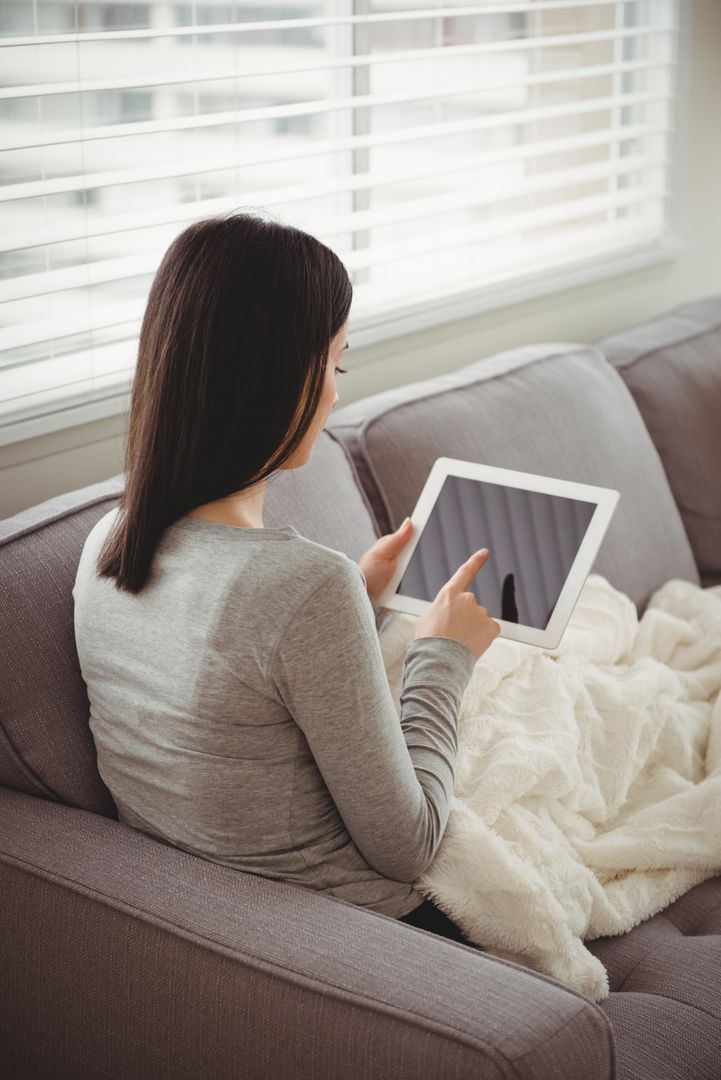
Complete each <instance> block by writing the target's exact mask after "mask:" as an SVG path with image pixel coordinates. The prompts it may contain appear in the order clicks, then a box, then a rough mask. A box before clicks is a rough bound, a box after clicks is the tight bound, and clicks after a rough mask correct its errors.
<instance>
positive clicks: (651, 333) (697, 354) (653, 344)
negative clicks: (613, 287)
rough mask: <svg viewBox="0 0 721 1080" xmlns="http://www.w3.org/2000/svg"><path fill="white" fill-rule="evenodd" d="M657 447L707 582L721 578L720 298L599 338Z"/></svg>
mask: <svg viewBox="0 0 721 1080" xmlns="http://www.w3.org/2000/svg"><path fill="white" fill-rule="evenodd" d="M599 348H600V349H601V350H602V351H603V354H604V356H605V357H606V358H607V359H608V360H609V361H610V362H611V363H612V364H613V366H614V367H615V368H616V370H617V371H618V372H619V374H620V375H621V377H622V378H623V380H624V382H625V383H626V385H627V386H628V388H629V390H630V391H631V393H632V395H633V399H634V401H635V402H636V405H637V406H638V410H639V412H640V413H641V415H642V417H643V420H644V423H645V425H646V427H647V428H648V430H649V431H650V433H651V437H652V438H653V441H654V443H655V444H656V448H657V449H658V452H659V455H660V457H661V461H662V462H663V467H664V469H665V471H666V476H667V477H668V482H669V486H670V488H671V491H672V492H673V494H674V497H675V499H676V502H677V503H678V507H679V510H680V512H681V517H682V518H683V523H684V526H685V528H686V532H687V534H688V538H689V541H690V543H691V547H692V548H693V553H694V556H695V557H696V562H697V564H698V568H699V572H700V574H701V580H702V582H703V583H704V584H707V585H717V584H719V583H721V297H719V296H709V297H706V298H705V299H703V300H696V301H694V302H693V303H691V304H683V305H682V306H680V307H678V308H676V309H674V310H673V311H670V312H668V314H666V315H664V316H662V317H661V318H660V319H650V320H648V321H646V322H644V323H641V324H640V325H639V326H636V327H633V328H631V329H629V330H626V331H624V332H623V333H620V334H613V335H610V336H609V337H606V338H604V339H603V340H602V341H601V342H599Z"/></svg>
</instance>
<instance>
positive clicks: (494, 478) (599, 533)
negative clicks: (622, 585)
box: [376, 457, 621, 649]
mask: <svg viewBox="0 0 721 1080" xmlns="http://www.w3.org/2000/svg"><path fill="white" fill-rule="evenodd" d="M447 476H459V477H466V478H470V479H475V480H486V481H489V482H491V483H494V484H502V485H504V486H505V487H512V488H522V489H523V490H525V491H539V492H544V493H546V494H549V495H563V496H566V497H567V498H571V499H583V500H585V501H587V502H592V503H595V504H596V509H595V511H594V513H593V517H592V518H591V521H590V523H589V526H588V529H587V530H586V534H585V536H584V538H583V540H582V541H581V544H580V546H579V548H578V551H577V553H576V558H575V559H574V561H573V564H572V565H571V568H570V570H569V571H568V576H567V577H566V581H565V584H564V586H563V588H562V589H561V592H560V594H559V597H558V600H557V601H556V606H555V607H554V609H553V613H552V615H551V618H550V620H549V623H548V626H547V627H546V629H545V630H540V629H539V628H538V627H536V626H525V625H524V624H522V623H511V622H508V621H506V620H505V619H499V618H496V616H495V615H493V613H492V612H491V613H490V614H491V617H492V618H493V619H495V621H496V622H497V623H498V625H499V626H500V627H501V637H506V638H510V639H511V640H512V641H519V642H522V643H523V644H526V645H536V646H538V647H539V648H542V649H555V648H556V647H557V646H558V644H559V643H560V641H561V638H562V637H563V632H564V630H565V629H566V625H567V624H568V620H569V618H570V617H571V614H572V612H573V608H574V607H575V604H576V601H577V600H578V597H579V594H580V592H581V589H582V588H583V585H584V582H585V581H586V578H587V577H588V575H589V574H590V572H591V568H592V567H593V563H594V559H595V558H596V554H597V553H598V549H599V547H600V546H601V542H602V540H603V537H604V534H605V532H606V529H607V528H608V526H609V524H610V521H611V518H612V516H613V513H614V511H615V509H616V506H617V504H618V500H619V499H620V497H621V494H620V492H618V491H616V490H615V489H614V488H605V487H596V486H595V485H593V484H582V483H579V482H577V481H575V480H560V479H557V478H556V477H552V476H541V475H539V474H537V473H527V472H518V471H517V470H516V469H502V468H498V467H497V466H495V465H482V464H479V463H478V462H475V461H464V460H463V459H462V458H449V457H439V458H437V459H436V461H435V462H434V464H433V467H432V468H431V471H430V473H429V474H428V478H427V480H426V483H425V485H424V487H423V490H422V491H421V493H420V495H419V497H418V502H417V503H416V506H415V509H414V510H413V513H412V514H411V521H412V523H413V535H412V537H411V539H410V540H409V541H408V545H407V547H405V548H404V549H403V551H402V552H401V553H400V555H399V556H398V560H397V564H396V569H395V572H394V574H393V577H392V578H391V580H390V581H389V582H388V585H387V586H386V588H385V589H384V590H383V592H382V593H381V595H380V596H379V597H376V603H377V604H378V605H379V606H381V607H385V608H389V609H390V610H392V611H402V612H405V613H406V614H408V615H422V614H423V612H424V611H427V610H428V608H429V607H430V606H431V604H430V601H427V600H418V599H417V598H416V597H413V596H403V595H401V594H400V593H397V592H396V588H397V587H398V583H399V582H400V580H401V578H402V577H403V575H404V573H405V571H406V567H407V566H408V563H409V562H410V560H411V558H412V557H413V552H414V551H415V549H416V546H417V544H418V542H419V540H420V538H421V536H422V534H423V530H424V528H425V526H426V523H427V522H428V519H429V517H430V516H431V512H432V510H433V507H434V506H435V503H436V500H437V498H438V495H439V494H440V491H441V488H442V487H443V483H444V481H445V479H446V477H447ZM480 546H483V544H482V543H481V545H480ZM486 546H487V547H488V546H489V545H488V544H487V545H486ZM472 554H473V552H471V551H469V552H468V555H469V557H470V556H471V555H472ZM490 558H493V551H492V550H491V555H490ZM482 573H483V568H481V570H480V571H479V574H482ZM474 580H475V579H474Z"/></svg>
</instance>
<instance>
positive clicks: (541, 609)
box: [396, 476, 597, 630]
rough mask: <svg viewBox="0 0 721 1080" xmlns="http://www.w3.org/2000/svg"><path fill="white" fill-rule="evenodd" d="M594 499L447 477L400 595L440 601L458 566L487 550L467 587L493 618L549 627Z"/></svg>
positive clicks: (591, 514) (409, 566) (594, 505)
mask: <svg viewBox="0 0 721 1080" xmlns="http://www.w3.org/2000/svg"><path fill="white" fill-rule="evenodd" d="M596 505H597V504H596V503H595V502H588V501H586V500H584V499H570V498H568V497H566V496H562V495H549V494H547V493H545V492H541V491H529V490H525V489H522V488H512V487H505V486H504V485H502V484H493V483H489V482H487V481H485V480H476V479H472V478H468V477H464V476H447V477H446V479H445V481H444V483H443V486H442V487H441V490H440V492H439V493H438V498H437V499H436V502H435V505H434V507H433V510H432V511H431V514H430V516H429V518H428V521H427V522H426V526H425V528H424V530H423V532H422V534H421V537H420V540H419V541H418V543H417V545H416V547H415V550H414V552H413V555H412V556H411V560H410V562H409V563H408V566H407V567H406V569H405V573H404V574H403V577H402V578H401V580H400V582H399V584H398V588H397V590H396V591H397V592H398V593H402V594H403V595H404V596H411V597H415V598H416V599H418V600H427V601H429V602H432V601H433V600H435V598H436V595H437V593H438V590H439V589H440V588H441V587H442V586H443V585H445V584H446V582H447V581H448V579H449V578H450V577H451V575H452V574H454V573H455V571H456V570H457V569H458V567H459V566H460V565H461V563H463V562H465V561H466V559H468V558H469V557H470V556H471V555H472V554H473V552H474V551H478V550H480V548H482V547H487V548H488V549H489V551H490V555H489V556H488V559H487V561H486V563H485V565H484V566H483V567H482V568H481V569H480V570H479V572H478V573H477V574H476V576H475V578H474V579H473V581H472V582H471V584H470V585H469V590H470V591H471V592H473V593H474V595H475V597H476V600H477V601H478V603H479V604H483V606H484V607H485V608H487V609H488V613H489V615H490V616H491V617H492V618H497V619H505V620H506V621H507V622H509V623H522V624H523V625H524V626H532V627H536V628H537V629H539V630H545V629H546V627H547V625H548V623H549V621H550V618H551V615H552V614H553V609H554V608H555V606H556V602H557V600H558V597H559V596H560V594H561V591H562V589H563V586H564V584H565V582H566V578H567V577H568V572H569V570H570V569H571V566H572V565H573V563H574V561H575V558H576V554H577V553H578V549H579V547H580V546H581V542H582V541H583V538H584V536H585V534H586V530H587V529H588V526H589V524H590V522H591V519H592V518H593V515H594V513H595V511H596Z"/></svg>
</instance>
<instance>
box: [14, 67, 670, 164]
mask: <svg viewBox="0 0 721 1080" xmlns="http://www.w3.org/2000/svg"><path fill="white" fill-rule="evenodd" d="M669 64H670V62H669V61H666V60H635V61H634V60H629V61H625V62H622V63H618V64H596V65H594V66H587V67H581V68H579V67H576V68H570V69H569V70H567V71H565V70H559V71H553V72H550V73H548V74H541V75H529V76H528V77H527V79H526V86H543V85H548V84H549V83H556V82H570V81H578V80H579V79H590V78H596V77H597V76H598V75H612V74H613V75H619V74H622V73H623V72H629V71H648V70H651V69H656V68H659V67H668V66H669ZM514 86H516V82H515V80H512V79H511V80H508V79H507V80H505V81H502V82H494V83H487V84H485V85H484V86H483V87H473V86H456V87H453V88H452V89H450V90H438V89H432V90H426V91H425V92H421V91H419V90H416V91H415V92H414V93H411V94H407V93H406V94H358V95H357V96H356V97H345V98H340V97H339V98H334V99H333V100H331V101H304V102H300V103H299V104H285V105H267V106H264V107H261V108H256V109H241V110H238V111H230V112H221V113H208V114H204V115H203V116H197V115H189V116H181V117H178V118H177V119H175V120H172V121H171V120H151V121H139V122H138V123H135V124H133V123H126V124H112V125H105V126H104V127H95V128H77V129H76V130H71V131H58V132H54V133H52V132H48V133H47V134H45V135H42V136H40V137H38V136H37V135H36V136H35V139H36V140H37V141H24V142H12V141H8V142H6V143H2V142H0V153H1V152H2V151H3V150H24V149H32V148H40V147H43V146H53V145H61V144H63V143H72V142H80V141H83V142H94V141H96V140H98V139H119V138H128V137H130V136H134V135H160V134H165V133H167V132H171V131H183V130H187V129H188V128H199V127H201V128H209V127H221V126H224V125H226V124H242V123H251V122H253V121H256V120H272V119H284V118H286V117H291V116H309V115H311V114H314V113H324V112H333V111H335V110H340V109H366V108H370V107H371V106H378V105H399V104H408V103H411V102H418V101H427V100H433V101H440V100H448V99H450V98H453V97H463V96H467V95H468V94H483V93H493V92H495V91H498V90H505V89H510V88H512V87H514Z"/></svg>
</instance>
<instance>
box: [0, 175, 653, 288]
mask: <svg viewBox="0 0 721 1080" xmlns="http://www.w3.org/2000/svg"><path fill="white" fill-rule="evenodd" d="M666 164H667V162H666V160H665V159H661V160H659V159H654V158H651V157H649V156H647V155H646V156H644V155H640V154H637V155H634V156H632V157H625V158H619V159H618V160H617V161H615V162H612V163H609V162H603V163H601V164H600V165H599V164H595V165H581V166H578V167H577V168H575V169H564V170H561V171H559V172H555V173H543V174H542V175H540V176H538V177H535V178H533V179H530V180H524V181H522V182H520V183H517V184H515V185H510V186H509V185H504V187H503V189H499V190H492V191H483V190H480V191H479V190H478V188H477V187H473V188H466V189H460V190H457V191H453V192H448V193H445V194H443V195H434V196H430V197H428V198H426V199H417V200H414V201H413V202H410V203H406V204H405V205H404V206H403V207H401V208H397V207H394V208H392V209H389V210H384V211H358V212H355V213H350V214H346V215H344V216H343V217H337V218H335V219H330V220H324V219H320V220H319V221H318V223H317V226H316V230H317V233H318V235H319V236H321V235H322V236H323V238H324V241H325V242H327V239H326V238H330V237H332V236H334V235H336V234H338V233H343V232H358V231H361V230H366V229H370V228H373V227H377V226H379V225H384V224H390V223H392V222H396V221H408V220H410V219H412V218H418V217H425V216H427V215H429V214H434V213H442V212H444V211H446V210H449V209H457V208H458V207H460V206H466V207H468V206H482V205H486V204H489V205H493V204H496V203H498V202H499V201H506V200H508V199H515V198H518V197H519V196H522V195H526V194H529V193H530V192H533V191H547V190H549V189H553V188H567V187H568V185H569V184H578V183H588V182H589V181H591V180H598V179H606V178H608V177H609V176H612V175H615V176H617V175H626V174H628V173H630V172H636V171H639V170H642V169H649V168H660V167H663V166H664V165H666ZM562 197H563V198H564V201H565V202H566V203H568V199H567V197H566V196H564V195H563V193H562ZM607 197H608V198H609V202H608V205H609V206H610V205H617V204H615V203H611V201H610V194H609V196H607ZM174 233H175V229H174V227H172V226H171V229H170V231H169V234H168V236H167V238H166V240H165V241H164V246H163V247H162V249H161V250H154V251H150V252H147V253H146V254H143V255H137V256H133V257H131V258H126V259H115V260H109V261H107V262H102V261H100V262H95V263H93V264H92V265H90V266H77V267H74V268H73V269H70V270H49V271H45V272H43V273H40V274H28V275H25V276H24V277H21V278H14V279H12V280H10V281H7V282H4V283H3V282H1V281H0V303H4V302H6V301H9V300H20V299H27V298H28V297H30V296H38V295H40V294H42V293H49V292H61V291H63V290H65V289H71V288H78V287H80V286H82V285H85V284H97V283H98V282H101V281H103V282H108V281H122V280H124V279H126V278H128V277H133V276H137V275H139V274H150V273H153V272H154V271H155V269H156V267H157V265H158V263H159V261H160V258H161V257H162V252H163V250H164V247H165V245H166V244H169V243H170V241H171V240H172V238H173V235H174ZM356 250H357V249H356Z"/></svg>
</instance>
